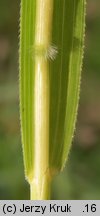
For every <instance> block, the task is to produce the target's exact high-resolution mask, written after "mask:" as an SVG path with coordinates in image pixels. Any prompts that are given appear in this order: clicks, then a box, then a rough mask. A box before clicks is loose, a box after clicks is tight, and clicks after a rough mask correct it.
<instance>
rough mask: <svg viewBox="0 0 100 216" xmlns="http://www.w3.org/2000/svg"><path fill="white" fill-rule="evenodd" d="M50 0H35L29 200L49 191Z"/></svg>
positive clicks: (38, 197)
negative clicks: (31, 158)
mask: <svg viewBox="0 0 100 216" xmlns="http://www.w3.org/2000/svg"><path fill="white" fill-rule="evenodd" d="M52 12H53V1H52V0H44V1H43V0H38V1H37V4H36V32H35V44H34V46H35V52H36V54H35V88H34V90H35V92H34V95H35V99H34V107H35V108H34V118H35V120H34V122H35V141H34V142H35V147H34V148H35V152H34V155H35V159H34V178H33V180H32V183H31V199H40V200H41V199H47V198H48V191H49V189H48V188H49V184H50V181H49V171H48V169H49V63H48V59H47V57H46V52H48V47H49V46H50V43H51V41H50V40H51V26H52Z"/></svg>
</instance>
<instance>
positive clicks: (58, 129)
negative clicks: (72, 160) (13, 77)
mask: <svg viewBox="0 0 100 216" xmlns="http://www.w3.org/2000/svg"><path fill="white" fill-rule="evenodd" d="M20 16H21V17H20V57H19V58H20V117H21V133H22V144H23V156H24V165H25V175H26V178H27V179H28V181H29V183H30V185H31V199H48V198H49V184H50V179H51V178H52V175H54V174H56V172H58V171H60V170H61V169H62V168H63V166H64V164H65V161H66V160H67V157H68V153H69V149H70V146H71V142H72V136H73V132H74V128H75V121H76V113H77V108H78V101H79V86H80V77H81V67H82V58H83V45H84V29H85V0H34V1H33V0H21V13H20Z"/></svg>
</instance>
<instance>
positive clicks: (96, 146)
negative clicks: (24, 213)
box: [0, 0, 100, 200]
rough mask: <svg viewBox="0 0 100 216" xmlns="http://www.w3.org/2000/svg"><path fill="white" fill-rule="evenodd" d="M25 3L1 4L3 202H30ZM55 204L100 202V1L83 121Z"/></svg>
mask: <svg viewBox="0 0 100 216" xmlns="http://www.w3.org/2000/svg"><path fill="white" fill-rule="evenodd" d="M19 10H20V1H19V0H16V1H14V0H1V2H0V199H1V200H2V199H9V200H10V199H29V185H28V184H27V182H26V181H25V180H24V167H23V158H22V147H21V135H20V121H19V92H18V91H19V86H18V77H19V75H18V42H19ZM52 199H100V0H88V2H87V18H86V40H85V58H84V65H83V71H82V82H81V94H80V104H79V111H78V120H77V125H76V130H75V134H74V139H73V145H72V149H71V151H70V155H69V160H68V162H67V165H66V167H65V169H64V171H63V172H62V173H61V174H60V175H58V176H57V177H56V178H55V180H54V181H53V184H52Z"/></svg>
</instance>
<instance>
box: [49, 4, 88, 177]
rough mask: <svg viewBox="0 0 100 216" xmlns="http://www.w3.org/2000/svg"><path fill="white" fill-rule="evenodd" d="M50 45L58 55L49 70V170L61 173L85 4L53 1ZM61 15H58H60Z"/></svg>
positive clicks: (72, 121) (71, 122) (74, 106)
mask: <svg viewBox="0 0 100 216" xmlns="http://www.w3.org/2000/svg"><path fill="white" fill-rule="evenodd" d="M54 8H55V9H54V19H53V20H54V24H53V26H54V28H53V33H52V39H53V42H52V43H53V44H55V45H56V46H57V48H58V56H57V58H56V60H55V61H54V62H52V63H51V65H50V66H51V67H50V69H51V71H50V92H51V97H50V100H51V103H50V168H51V172H53V173H54V172H58V171H59V170H61V169H62V168H63V166H64V164H65V161H66V160H67V157H68V153H69V149H70V146H71V142H72V136H73V132H74V128H75V122H76V113H77V108H78V102H79V89H80V88H79V86H80V77H81V67H82V58H83V45H84V29H85V1H84V0H74V1H73V0H68V1H66V0H63V1H60V0H59V1H55V6H54ZM59 14H60V16H59Z"/></svg>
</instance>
